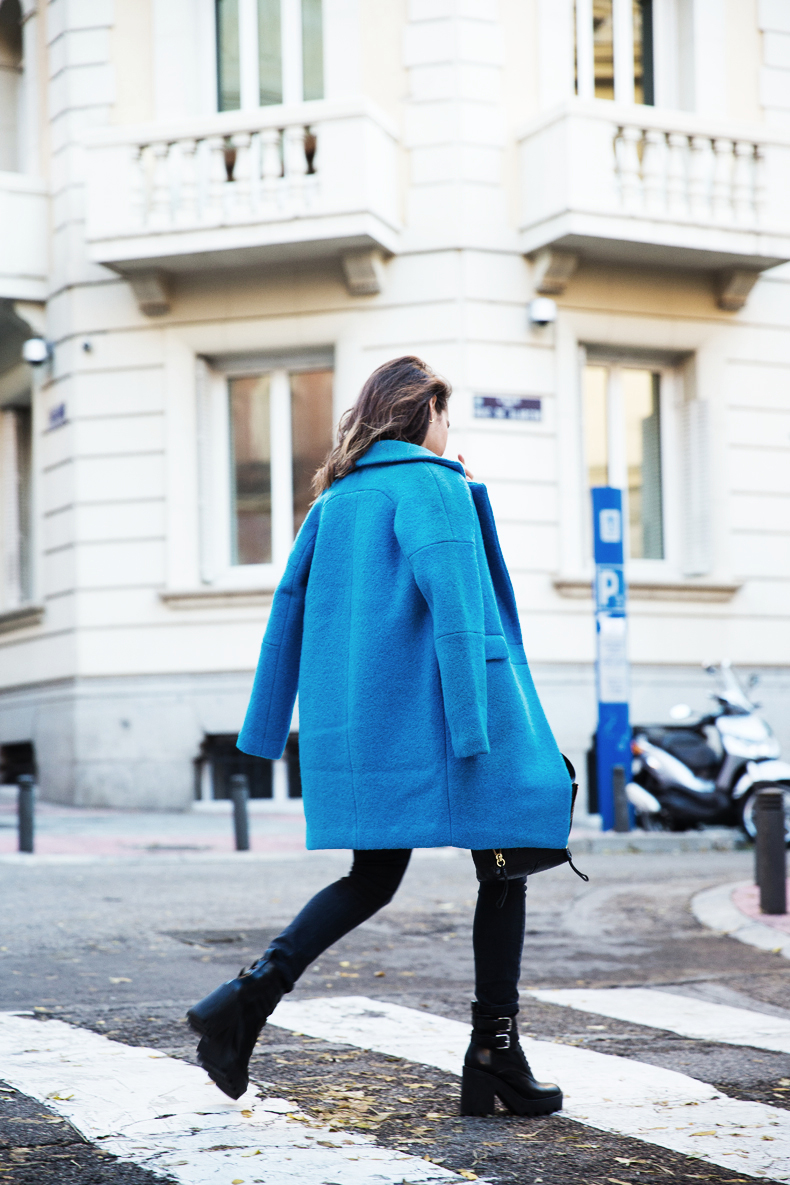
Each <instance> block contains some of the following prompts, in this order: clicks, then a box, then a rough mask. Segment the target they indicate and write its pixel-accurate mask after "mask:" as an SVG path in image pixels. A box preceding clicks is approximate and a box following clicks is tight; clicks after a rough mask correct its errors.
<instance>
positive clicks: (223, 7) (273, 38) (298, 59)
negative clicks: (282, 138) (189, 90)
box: [216, 0, 324, 111]
mask: <svg viewBox="0 0 790 1185" xmlns="http://www.w3.org/2000/svg"><path fill="white" fill-rule="evenodd" d="M216 13H217V92H218V96H217V99H218V107H219V110H220V111H238V110H239V109H245V110H247V109H249V108H253V107H267V106H269V105H271V104H273V103H301V102H302V101H303V100H305V99H322V98H323V97H324V48H323V18H322V10H321V0H216Z"/></svg>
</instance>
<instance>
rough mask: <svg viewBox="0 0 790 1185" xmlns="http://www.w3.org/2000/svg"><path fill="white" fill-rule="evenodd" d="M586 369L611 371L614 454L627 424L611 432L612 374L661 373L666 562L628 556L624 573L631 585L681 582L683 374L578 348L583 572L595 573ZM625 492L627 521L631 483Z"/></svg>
mask: <svg viewBox="0 0 790 1185" xmlns="http://www.w3.org/2000/svg"><path fill="white" fill-rule="evenodd" d="M586 366H600V367H604V368H607V369H608V370H609V371H610V378H609V380H608V381H607V421H608V428H607V439H608V447H609V449H610V450H611V448H612V444H613V443H614V442H615V441H617V440H619V442H620V443H621V444H622V441H623V431H622V428H623V425H618V427H617V428H613V426H612V423H611V411H610V409H611V402H612V401H615V400H616V399H617V396H616V394H614V392H613V385H612V382H611V375H612V373H614V374H615V376H616V375H617V373H618V372H622V371H623V370H626V369H631V370H649V371H652V372H653V373H654V374H658V375H659V376H660V378H659V409H660V425H661V429H660V441H661V512H662V531H663V544H664V555H663V558H662V559H644V558H641V557H636V558H634V557H631V556H630V555H627V554H626V556H625V564H626V569H627V572H628V575H629V578H630V579H633V580H645V581H649V580H656V579H659V580H665V581H667V580H677V579H680V578H681V576H682V564H683V547H682V534H681V530H680V526H681V518H680V515H681V504H680V503H681V496H682V480H683V470H682V464H681V461H680V458H681V453H682V450H681V432H680V424H679V408H680V407H681V405H682V403H683V372H682V370H681V369H680V368H679V367H677V366H673V365H671V364H668V363H667V362H666V361H665V360H659V359H657V358H655V357H651V356H650V355H649V354H646V355H645V356H644V357H640V356H639V354H638V353H636V352H635V353H633V354H628V353H626V354H624V353H619V352H617V351H608V350H604V349H595V348H585V347H584V346H581V347H580V348H579V383H578V389H579V402H578V416H579V457H580V460H581V464H582V472H581V487H582V496H583V500H584V506H583V513H582V523H583V532H582V547H583V556H582V557H581V558H582V563H581V568H582V570H583V571H584V572H585V573H587V572H589V573H592V567H593V564H592V545H593V541H592V522H591V515H590V492H589V486H588V484H587V467H586V460H585V423H584V400H583V397H582V391H583V379H584V368H585V367H586ZM624 463H625V457H624V456H622V457H620V458H618V459H616V460H615V467H617V466H619V467H620V468H621V470H622V468H623V466H624ZM612 468H613V466H612V464H611V460H610V461H609V462H608V469H609V479H610V480H611V471H612ZM618 488H620V489H622V492H623V520H624V522H628V521H629V507H628V483H627V479H626V482H625V484H624V485H621V486H619V487H618Z"/></svg>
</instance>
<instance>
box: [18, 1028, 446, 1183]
mask: <svg viewBox="0 0 790 1185" xmlns="http://www.w3.org/2000/svg"><path fill="white" fill-rule="evenodd" d="M0 1077H2V1078H3V1079H4V1080H5V1081H6V1082H8V1083H9V1084H10V1085H12V1086H13V1087H15V1088H16V1089H17V1090H19V1091H21V1092H22V1093H23V1094H26V1095H28V1096H30V1097H32V1098H35V1099H38V1100H39V1101H40V1102H42V1103H45V1104H46V1105H47V1106H48V1107H50V1108H51V1109H52V1110H53V1111H55V1112H57V1113H58V1114H59V1115H62V1116H64V1117H65V1118H66V1119H68V1120H70V1121H71V1122H72V1123H73V1124H74V1126H75V1127H76V1128H77V1129H78V1130H79V1131H80V1132H82V1134H83V1135H84V1136H85V1137H86V1138H87V1139H88V1140H90V1141H92V1142H96V1143H97V1144H98V1146H99V1147H100V1148H102V1149H103V1150H104V1151H105V1152H109V1153H112V1154H113V1155H114V1156H117V1157H120V1158H121V1159H122V1160H126V1161H132V1162H134V1163H135V1164H138V1165H141V1166H143V1167H145V1168H147V1169H149V1170H151V1171H153V1172H154V1173H159V1174H161V1175H169V1176H170V1177H171V1178H173V1179H175V1180H176V1181H179V1182H183V1185H220V1183H221V1185H227V1182H229V1181H231V1180H239V1181H244V1182H245V1183H252V1182H269V1183H271V1182H273V1181H276V1182H277V1185H325V1183H326V1182H336V1183H342V1185H371V1183H372V1182H376V1185H401V1183H402V1182H408V1183H409V1185H455V1183H459V1185H460V1183H461V1178H460V1177H459V1176H458V1174H456V1173H454V1172H451V1171H450V1170H449V1169H445V1168H442V1167H441V1166H440V1165H436V1164H432V1163H430V1162H428V1161H425V1160H418V1159H417V1157H414V1156H409V1155H406V1154H405V1153H401V1152H395V1151H393V1150H392V1149H388V1148H381V1147H379V1146H378V1145H376V1144H374V1143H373V1141H372V1140H371V1139H369V1138H368V1137H365V1136H361V1135H356V1134H352V1133H350V1132H346V1131H343V1132H330V1130H329V1128H328V1127H321V1126H320V1125H318V1124H313V1123H310V1124H309V1125H308V1124H307V1123H305V1122H304V1120H305V1119H306V1116H304V1115H301V1120H302V1121H301V1122H300V1121H299V1120H294V1119H289V1115H300V1112H299V1108H298V1107H297V1106H296V1104H294V1103H292V1102H289V1101H288V1100H287V1099H276V1098H266V1099H259V1098H257V1097H256V1091H255V1090H254V1089H250V1090H248V1091H247V1093H246V1094H245V1095H243V1096H242V1098H241V1099H239V1100H238V1102H235V1103H234V1102H233V1101H232V1100H231V1099H228V1098H226V1097H225V1096H224V1095H222V1094H221V1093H220V1092H219V1091H218V1090H217V1088H216V1087H215V1086H214V1085H213V1084H212V1083H211V1082H210V1081H209V1080H208V1077H207V1076H206V1074H205V1073H204V1072H203V1071H202V1070H200V1069H198V1067H197V1066H190V1065H188V1064H187V1063H186V1062H182V1061H178V1060H177V1059H176V1058H171V1057H167V1056H166V1055H164V1054H162V1053H159V1052H157V1050H155V1049H144V1048H140V1047H138V1046H129V1045H122V1044H121V1043H119V1042H117V1041H111V1040H110V1039H109V1038H107V1037H102V1036H99V1035H98V1034H96V1033H91V1032H89V1031H87V1030H86V1029H78V1028H73V1027H72V1026H70V1025H66V1024H63V1023H62V1022H61V1021H57V1020H47V1021H38V1020H34V1019H32V1018H29V1017H25V1016H20V1015H18V1014H14V1013H9V1012H0ZM328 1145H331V1146H328Z"/></svg>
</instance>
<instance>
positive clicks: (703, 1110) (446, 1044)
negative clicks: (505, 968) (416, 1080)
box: [270, 996, 790, 1183]
mask: <svg viewBox="0 0 790 1185" xmlns="http://www.w3.org/2000/svg"><path fill="white" fill-rule="evenodd" d="M270 1023H273V1024H277V1025H281V1026H282V1027H283V1028H286V1029H291V1030H296V1031H297V1032H300V1033H307V1034H309V1035H310V1036H311V1037H322V1038H324V1039H325V1040H331V1041H333V1042H344V1043H347V1044H349V1045H356V1046H359V1047H361V1048H363V1049H373V1050H376V1051H377V1052H379V1053H386V1054H390V1055H394V1056H397V1057H403V1058H407V1059H408V1060H409V1061H413V1062H418V1063H419V1062H421V1063H423V1064H424V1065H429V1066H438V1067H439V1069H442V1070H447V1071H449V1072H450V1073H453V1074H460V1072H461V1066H462V1064H463V1056H464V1051H465V1049H466V1046H467V1043H468V1041H469V1028H468V1026H467V1025H464V1024H460V1023H459V1022H458V1021H454V1020H447V1019H445V1018H444V1017H440V1016H433V1015H431V1014H430V1013H426V1012H422V1011H417V1010H416V1009H413V1008H402V1007H400V1006H399V1005H397V1004H388V1003H385V1002H383V1001H380V1000H370V999H367V998H366V997H365V996H346V997H344V998H339V999H338V998H335V999H317V1000H304V1001H293V1002H290V1001H289V1002H284V1003H281V1004H279V1005H278V1007H277V1009H276V1010H275V1012H274V1013H273V1014H272V1017H271V1022H270ZM522 1044H523V1046H524V1052H525V1053H526V1055H527V1057H528V1058H529V1061H530V1063H531V1065H532V1068H533V1070H534V1071H535V1073H536V1075H537V1077H538V1078H540V1079H544V1080H549V1081H558V1082H559V1083H560V1085H561V1086H562V1089H563V1092H564V1094H565V1106H564V1108H563V1111H562V1114H563V1115H564V1116H566V1117H567V1118H568V1119H575V1120H578V1121H579V1122H580V1123H584V1124H587V1125H588V1126H589V1127H594V1128H598V1129H599V1130H601V1131H608V1132H613V1133H615V1134H617V1135H621V1136H631V1137H633V1138H635V1139H638V1140H643V1141H644V1142H645V1143H648V1144H656V1145H658V1146H659V1147H662V1148H670V1149H672V1150H673V1151H674V1152H680V1153H683V1154H684V1155H686V1156H695V1157H699V1158H701V1159H702V1160H706V1161H708V1162H709V1163H711V1164H717V1165H721V1166H722V1167H723V1168H728V1169H732V1170H733V1171H736V1172H738V1173H741V1174H744V1175H746V1176H751V1177H768V1178H769V1179H771V1180H773V1181H782V1182H788V1183H790V1112H788V1111H784V1110H782V1109H781V1108H778V1107H769V1106H767V1105H765V1104H763V1103H746V1102H741V1101H740V1100H739V1099H730V1098H727V1097H726V1096H725V1095H722V1094H720V1093H719V1092H718V1091H717V1090H715V1089H714V1087H712V1086H710V1085H708V1084H707V1083H706V1082H699V1081H698V1080H697V1079H696V1078H690V1077H688V1075H686V1074H678V1073H676V1072H675V1071H674V1070H665V1069H662V1068H660V1067H658V1066H650V1065H647V1064H646V1063H644V1062H636V1061H630V1060H629V1059H626V1058H621V1057H612V1056H611V1055H609V1054H604V1053H594V1052H593V1051H592V1050H588V1049H579V1048H577V1047H576V1046H572V1045H561V1044H559V1043H556V1044H555V1043H551V1042H548V1041H535V1040H532V1039H531V1038H522Z"/></svg>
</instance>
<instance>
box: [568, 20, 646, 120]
mask: <svg viewBox="0 0 790 1185" xmlns="http://www.w3.org/2000/svg"><path fill="white" fill-rule="evenodd" d="M659 7H660V4H658V3H656V2H655V0H653V4H652V5H651V17H652V22H651V25H652V27H651V35H650V38H649V41H650V47H651V50H652V55H651V56H652V61H651V69H650V77H651V81H652V89H653V102H652V103H645V104H637V103H636V99H635V90H634V22H633V3H632V0H612V50H613V54H614V102H615V103H625V104H629V105H631V106H652V107H654V106H656V105H657V102H658V97H657V73H658V71H657V69H656V66H657V63H656V45H657V39H656V9H657V8H659ZM575 18H576V23H575V30H574V36H575V44H576V79H577V82H576V94H577V95H578V97H579V98H580V99H582V100H585V101H593V100H595V99H596V96H595V58H594V47H593V0H575ZM643 51H644V46H643ZM597 101H598V102H611V101H612V100H610V99H598V100H597Z"/></svg>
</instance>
